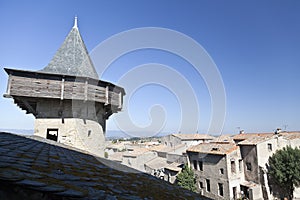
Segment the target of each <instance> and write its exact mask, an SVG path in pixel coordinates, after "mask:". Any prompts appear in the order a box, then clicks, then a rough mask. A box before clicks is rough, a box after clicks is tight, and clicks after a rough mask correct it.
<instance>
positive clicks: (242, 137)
mask: <svg viewBox="0 0 300 200" xmlns="http://www.w3.org/2000/svg"><path fill="white" fill-rule="evenodd" d="M272 135H274V133H242V134H237V135H234V136H233V140H245V139H248V138H251V137H262V138H264V137H270V136H272Z"/></svg>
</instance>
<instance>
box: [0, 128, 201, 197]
mask: <svg viewBox="0 0 300 200" xmlns="http://www.w3.org/2000/svg"><path fill="white" fill-rule="evenodd" d="M56 144H57V143H56ZM63 146H64V145H55V144H52V143H48V141H47V140H45V142H42V141H38V140H34V139H31V138H26V137H23V136H18V135H13V134H9V133H0V184H1V188H0V191H1V195H2V196H1V197H2V198H4V199H8V197H11V196H12V195H13V196H14V197H15V198H17V197H18V198H19V199H41V197H43V199H61V200H62V199H119V198H121V199H197V198H198V199H200V197H199V194H195V193H191V192H189V191H187V190H183V189H181V188H179V187H177V186H175V185H171V184H168V183H166V182H164V181H162V180H159V179H156V178H154V177H152V176H150V175H146V174H143V173H136V172H137V171H136V170H133V169H130V168H128V167H126V166H123V165H121V164H118V163H116V162H112V161H109V160H107V159H103V158H96V157H95V156H92V155H90V154H84V153H82V152H79V151H74V150H71V149H68V148H64V147H63ZM129 172H135V173H129ZM24 192H26V195H28V196H24ZM5 195H6V196H5Z"/></svg>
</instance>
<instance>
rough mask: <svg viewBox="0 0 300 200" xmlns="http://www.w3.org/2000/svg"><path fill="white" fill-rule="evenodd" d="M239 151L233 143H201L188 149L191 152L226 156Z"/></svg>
mask: <svg viewBox="0 0 300 200" xmlns="http://www.w3.org/2000/svg"><path fill="white" fill-rule="evenodd" d="M237 149H238V146H237V145H236V144H235V143H231V142H210V143H201V144H198V145H195V146H192V147H190V148H188V149H187V151H189V152H197V153H205V154H217V155H226V154H229V153H231V152H233V151H235V150H237Z"/></svg>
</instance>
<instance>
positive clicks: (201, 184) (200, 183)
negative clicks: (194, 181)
mask: <svg viewBox="0 0 300 200" xmlns="http://www.w3.org/2000/svg"><path fill="white" fill-rule="evenodd" d="M199 188H201V189H202V188H203V182H202V181H200V182H199Z"/></svg>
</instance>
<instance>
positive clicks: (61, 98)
mask: <svg viewBox="0 0 300 200" xmlns="http://www.w3.org/2000/svg"><path fill="white" fill-rule="evenodd" d="M64 90H65V79H64V78H62V80H61V92H60V94H61V95H60V100H63V99H64Z"/></svg>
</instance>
